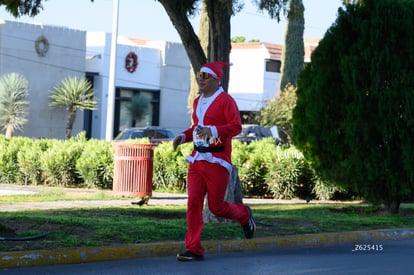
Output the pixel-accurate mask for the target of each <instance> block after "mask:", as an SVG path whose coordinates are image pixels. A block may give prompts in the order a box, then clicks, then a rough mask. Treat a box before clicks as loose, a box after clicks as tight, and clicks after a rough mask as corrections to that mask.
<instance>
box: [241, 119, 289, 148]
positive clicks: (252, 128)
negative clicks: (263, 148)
mask: <svg viewBox="0 0 414 275" xmlns="http://www.w3.org/2000/svg"><path fill="white" fill-rule="evenodd" d="M269 137H271V138H274V139H275V142H276V144H278V145H279V144H287V143H288V141H287V135H286V134H285V133H284V132H283V130H282V129H280V128H279V127H277V126H272V127H265V126H259V125H256V124H243V125H242V131H241V132H240V134H238V135H237V136H235V137H234V139H237V140H240V141H241V142H246V143H250V142H252V141H253V140H260V139H264V138H269Z"/></svg>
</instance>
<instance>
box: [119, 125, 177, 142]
mask: <svg viewBox="0 0 414 275" xmlns="http://www.w3.org/2000/svg"><path fill="white" fill-rule="evenodd" d="M140 138H150V139H151V140H152V139H173V138H174V133H173V132H171V131H170V130H166V129H156V128H128V129H125V130H123V131H122V132H121V133H120V134H119V135H118V136H117V137H116V138H115V140H126V139H140Z"/></svg>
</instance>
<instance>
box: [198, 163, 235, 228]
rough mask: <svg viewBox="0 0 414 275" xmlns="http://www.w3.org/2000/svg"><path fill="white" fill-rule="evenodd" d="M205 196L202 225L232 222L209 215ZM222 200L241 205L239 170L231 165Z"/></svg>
mask: <svg viewBox="0 0 414 275" xmlns="http://www.w3.org/2000/svg"><path fill="white" fill-rule="evenodd" d="M207 196H208V194H207ZM207 196H206V200H205V207H204V210H203V221H204V223H209V222H226V223H228V222H232V220H229V219H225V218H221V217H218V216H216V215H214V214H213V213H211V211H210V209H209V208H208V200H207ZM224 200H225V201H228V202H232V203H243V191H242V186H241V183H240V178H239V170H238V169H237V167H236V166H234V165H233V169H232V171H231V174H230V178H229V184H228V185H227V189H226V195H225V196H224Z"/></svg>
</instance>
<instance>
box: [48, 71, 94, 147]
mask: <svg viewBox="0 0 414 275" xmlns="http://www.w3.org/2000/svg"><path fill="white" fill-rule="evenodd" d="M93 93H94V91H93V89H92V84H91V83H90V82H89V81H88V80H86V79H84V78H78V77H67V78H65V79H63V80H62V81H61V83H60V84H58V85H56V86H55V87H53V90H52V92H51V95H50V98H51V99H52V102H51V103H49V106H51V107H55V106H65V107H66V110H67V111H68V119H67V122H66V134H65V138H66V139H70V138H71V137H72V129H73V124H74V123H75V119H76V112H77V111H78V110H96V108H95V105H96V103H97V102H96V101H95V100H93Z"/></svg>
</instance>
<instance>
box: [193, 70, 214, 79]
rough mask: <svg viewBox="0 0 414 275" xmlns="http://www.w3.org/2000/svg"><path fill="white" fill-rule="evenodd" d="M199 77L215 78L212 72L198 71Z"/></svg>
mask: <svg viewBox="0 0 414 275" xmlns="http://www.w3.org/2000/svg"><path fill="white" fill-rule="evenodd" d="M197 77H198V79H210V78H214V76H213V75H212V74H209V73H206V72H198V74H197Z"/></svg>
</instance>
